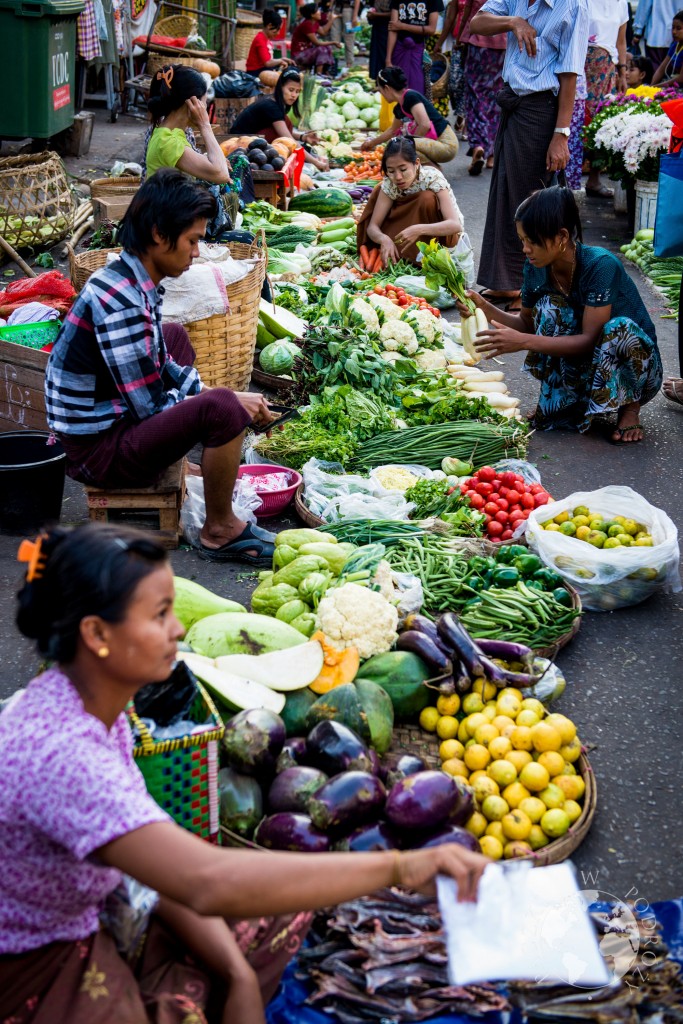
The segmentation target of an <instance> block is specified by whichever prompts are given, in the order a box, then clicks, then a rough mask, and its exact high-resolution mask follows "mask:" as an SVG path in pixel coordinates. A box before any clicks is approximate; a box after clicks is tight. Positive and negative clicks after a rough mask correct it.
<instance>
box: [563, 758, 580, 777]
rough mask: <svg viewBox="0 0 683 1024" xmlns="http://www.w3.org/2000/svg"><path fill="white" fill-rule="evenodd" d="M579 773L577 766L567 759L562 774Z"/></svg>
mask: <svg viewBox="0 0 683 1024" xmlns="http://www.w3.org/2000/svg"><path fill="white" fill-rule="evenodd" d="M577 774H578V772H577V771H576V768H575V767H574V765H573V764H572V763H571V761H565V762H564V768H563V769H562V771H561V772H560V775H577Z"/></svg>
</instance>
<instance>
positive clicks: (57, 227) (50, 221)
mask: <svg viewBox="0 0 683 1024" xmlns="http://www.w3.org/2000/svg"><path fill="white" fill-rule="evenodd" d="M73 217H74V201H73V196H72V194H71V189H70V188H69V182H68V181H67V177H66V172H65V170H64V165H63V164H62V161H61V160H60V158H59V157H58V156H57V154H56V153H52V152H49V151H48V152H45V153H37V154H31V155H27V156H7V157H3V158H2V159H0V234H1V235H2V236H3V237H4V238H5V240H6V241H7V242H9V243H10V245H13V246H14V247H15V248H16V249H24V248H27V247H28V246H34V247H35V248H44V247H45V246H46V245H51V244H52V243H53V242H58V241H59V240H60V239H61V238H64V237H65V236H66V235H69V234H71V231H72V229H73Z"/></svg>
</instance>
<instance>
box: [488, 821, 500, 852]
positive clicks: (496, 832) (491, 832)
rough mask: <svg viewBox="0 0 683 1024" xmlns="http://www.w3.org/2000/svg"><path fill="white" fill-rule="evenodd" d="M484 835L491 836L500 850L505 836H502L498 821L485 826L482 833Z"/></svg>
mask: <svg viewBox="0 0 683 1024" xmlns="http://www.w3.org/2000/svg"><path fill="white" fill-rule="evenodd" d="M484 835H485V836H493V838H494V839H497V840H498V842H499V843H500V845H501V849H502V846H503V843H504V842H505V836H504V835H503V826H502V825H501V823H500V822H499V821H490V822H489V823H488V825H487V826H486V832H484Z"/></svg>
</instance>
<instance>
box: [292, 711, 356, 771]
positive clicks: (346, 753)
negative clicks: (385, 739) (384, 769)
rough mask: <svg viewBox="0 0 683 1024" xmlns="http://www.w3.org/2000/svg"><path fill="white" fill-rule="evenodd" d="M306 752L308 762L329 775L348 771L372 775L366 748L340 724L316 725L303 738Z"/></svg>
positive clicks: (351, 731) (329, 722)
mask: <svg viewBox="0 0 683 1024" xmlns="http://www.w3.org/2000/svg"><path fill="white" fill-rule="evenodd" d="M306 749H307V756H308V760H309V763H310V764H312V765H313V767H314V768H320V770H321V771H323V772H326V773H327V774H328V775H330V776H332V775H338V774H339V773H340V772H345V771H349V770H357V771H361V772H372V759H371V757H370V754H369V752H368V748H367V747H366V746H365V744H364V743H363V741H362V739H361V738H360V736H358V735H357V734H356V733H355V732H354V731H353V729H349V728H348V727H347V726H345V725H342V724H341V722H333V721H326V722H318V724H317V725H315V726H313V728H312V729H311V731H310V732H309V734H308V737H307V738H306Z"/></svg>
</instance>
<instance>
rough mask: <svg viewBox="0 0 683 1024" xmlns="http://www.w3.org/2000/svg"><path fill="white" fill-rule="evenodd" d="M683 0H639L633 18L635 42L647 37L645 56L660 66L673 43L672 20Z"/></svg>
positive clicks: (656, 65) (656, 66)
mask: <svg viewBox="0 0 683 1024" xmlns="http://www.w3.org/2000/svg"><path fill="white" fill-rule="evenodd" d="M680 9H681V0H639V3H638V7H637V8H636V14H635V17H634V19H633V43H634V45H635V46H638V44H639V43H640V40H641V39H645V56H646V57H647V58H648V59H649V60H651V61H652V63H653V64H654V66H655V68H658V67H659V65H660V64H661V63H662V61H663V60H664V58H665V57H666V53H667V50H668V49H669V46H670V45H671V22H672V21H673V19H674V15H675V14H677V13H678V11H680Z"/></svg>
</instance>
